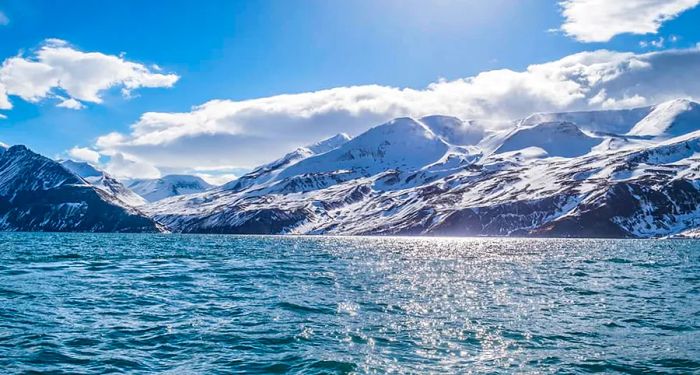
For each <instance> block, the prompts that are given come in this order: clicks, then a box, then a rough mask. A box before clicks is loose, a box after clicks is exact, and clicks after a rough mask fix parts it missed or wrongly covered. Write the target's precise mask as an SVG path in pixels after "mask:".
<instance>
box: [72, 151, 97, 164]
mask: <svg viewBox="0 0 700 375" xmlns="http://www.w3.org/2000/svg"><path fill="white" fill-rule="evenodd" d="M68 155H69V156H70V157H71V158H73V159H77V160H82V161H87V162H90V163H93V164H97V163H99V161H100V153H99V152H97V151H95V150H91V149H89V148H87V147H73V148H72V149H70V150H68Z"/></svg>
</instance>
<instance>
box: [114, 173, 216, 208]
mask: <svg viewBox="0 0 700 375" xmlns="http://www.w3.org/2000/svg"><path fill="white" fill-rule="evenodd" d="M127 186H128V188H129V189H130V190H131V191H133V192H134V193H136V194H138V195H139V196H140V197H142V198H143V199H145V200H146V201H148V202H156V201H159V200H161V199H165V198H169V197H174V196H178V195H184V194H193V193H201V192H203V191H206V190H209V189H211V188H213V187H214V186H213V185H210V184H208V183H207V182H206V181H204V180H203V179H202V178H201V177H197V176H192V175H168V176H164V177H161V178H154V179H137V180H131V181H128V182H127Z"/></svg>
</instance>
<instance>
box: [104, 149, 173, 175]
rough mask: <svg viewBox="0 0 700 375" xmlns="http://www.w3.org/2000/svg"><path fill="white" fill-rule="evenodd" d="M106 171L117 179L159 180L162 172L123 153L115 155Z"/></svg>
mask: <svg viewBox="0 0 700 375" xmlns="http://www.w3.org/2000/svg"><path fill="white" fill-rule="evenodd" d="M105 171H107V173H109V174H111V175H112V176H115V177H117V178H132V177H138V178H159V177H160V176H161V173H160V171H159V170H158V169H157V168H155V167H154V166H153V165H151V164H149V163H145V162H143V161H141V160H138V158H135V157H133V156H130V155H125V154H122V153H116V154H113V155H112V156H111V158H110V160H109V163H107V165H106V166H105Z"/></svg>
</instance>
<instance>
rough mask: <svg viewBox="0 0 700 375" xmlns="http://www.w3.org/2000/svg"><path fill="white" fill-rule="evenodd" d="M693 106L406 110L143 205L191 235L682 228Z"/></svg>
mask: <svg viewBox="0 0 700 375" xmlns="http://www.w3.org/2000/svg"><path fill="white" fill-rule="evenodd" d="M696 108H697V104H696V103H692V102H689V101H684V100H675V101H671V102H667V103H662V104H659V105H657V106H652V107H645V108H638V109H631V110H620V111H600V112H575V113H558V114H557V113H551V114H536V115H532V116H530V117H528V118H526V119H522V120H517V121H514V122H513V123H512V125H511V126H510V128H506V129H500V128H499V129H489V128H488V127H485V126H483V125H482V126H479V122H475V121H461V120H459V119H455V118H452V117H448V116H429V117H425V118H422V119H411V118H399V119H396V120H393V121H391V122H388V123H386V124H383V125H379V126H377V127H375V128H372V129H370V130H369V131H367V132H365V133H363V134H361V135H359V136H357V137H355V138H354V139H351V140H346V141H345V142H341V143H340V144H337V145H334V146H335V147H328V149H326V150H322V151H319V152H314V151H311V150H309V148H300V149H299V150H297V151H295V152H293V153H290V154H288V155H286V156H285V157H283V158H281V159H279V160H277V161H275V162H273V163H270V164H267V165H265V166H262V167H260V168H258V169H256V170H254V171H253V172H251V173H250V174H248V175H245V176H242V177H241V178H239V179H237V180H235V181H232V182H231V183H229V184H227V185H225V186H223V187H220V188H216V189H212V190H210V191H207V192H203V193H198V194H192V195H185V196H178V197H173V198H169V199H165V200H163V201H160V202H158V204H153V205H148V206H146V207H145V210H146V211H147V212H148V213H149V214H150V215H152V217H154V218H156V219H157V220H159V221H160V222H161V223H163V224H165V225H166V226H168V227H169V228H170V229H171V230H174V231H181V232H214V233H299V234H323V233H327V234H421V235H519V236H593V237H655V236H666V235H673V234H676V233H681V232H684V231H688V230H690V229H692V228H695V227H698V226H700V210H699V207H700V191H699V190H698V189H700V156H698V155H700V152H699V151H700V132H697V130H700V122H699V121H697V119H696V118H695V117H694V116H695V112H696Z"/></svg>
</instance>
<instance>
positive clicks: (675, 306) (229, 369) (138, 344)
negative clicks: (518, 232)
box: [0, 233, 700, 374]
mask: <svg viewBox="0 0 700 375" xmlns="http://www.w3.org/2000/svg"><path fill="white" fill-rule="evenodd" d="M0 237H1V238H0V368H2V369H3V373H27V372H29V373H31V372H41V373H47V372H48V373H95V374H98V373H106V372H120V373H124V372H126V373H167V374H182V373H187V374H198V373H201V374H210V373H215V374H216V373H226V374H229V373H304V374H329V373H336V374H348V373H386V372H399V373H464V372H472V373H513V372H519V373H590V372H622V373H650V372H652V373H677V374H685V373H693V372H695V373H697V372H700V362H699V361H698V358H700V320H699V318H700V299H698V298H697V296H698V293H700V286H698V280H699V279H700V276H699V275H700V245H698V243H697V242H694V241H619V240H614V241H607V240H521V239H420V238H330V237H266V236H195V235H125V234H122V235H111V234H99V235H98V234H26V233H3V234H0Z"/></svg>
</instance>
